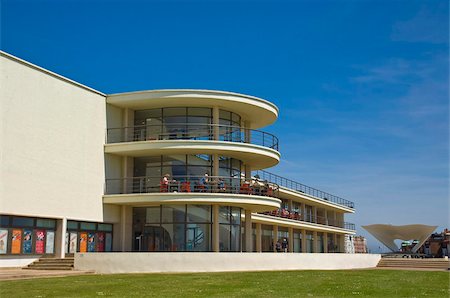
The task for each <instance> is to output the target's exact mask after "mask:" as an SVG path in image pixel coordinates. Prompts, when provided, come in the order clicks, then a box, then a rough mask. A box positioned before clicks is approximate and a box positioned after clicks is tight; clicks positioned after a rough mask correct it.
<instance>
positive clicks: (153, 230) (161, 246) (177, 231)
mask: <svg viewBox="0 0 450 298" xmlns="http://www.w3.org/2000/svg"><path fill="white" fill-rule="evenodd" d="M211 223H212V219H211V206H209V205H162V206H155V207H138V208H133V235H134V236H135V239H136V240H135V241H134V244H133V250H135V251H211Z"/></svg>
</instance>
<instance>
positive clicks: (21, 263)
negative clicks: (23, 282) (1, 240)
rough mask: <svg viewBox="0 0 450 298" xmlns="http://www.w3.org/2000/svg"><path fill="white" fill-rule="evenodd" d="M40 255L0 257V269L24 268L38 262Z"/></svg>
mask: <svg viewBox="0 0 450 298" xmlns="http://www.w3.org/2000/svg"><path fill="white" fill-rule="evenodd" d="M40 257H41V255H30V256H24V255H10V256H1V257H0V268H18V267H25V266H28V265H29V264H31V263H33V262H34V261H37V260H39V258H40Z"/></svg>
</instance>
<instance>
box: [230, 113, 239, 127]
mask: <svg viewBox="0 0 450 298" xmlns="http://www.w3.org/2000/svg"><path fill="white" fill-rule="evenodd" d="M231 121H232V122H233V125H235V126H241V117H240V116H239V115H238V114H235V113H232V114H231Z"/></svg>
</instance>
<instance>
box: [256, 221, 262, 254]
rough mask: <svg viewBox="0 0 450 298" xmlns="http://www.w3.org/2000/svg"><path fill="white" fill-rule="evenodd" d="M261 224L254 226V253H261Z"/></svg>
mask: <svg viewBox="0 0 450 298" xmlns="http://www.w3.org/2000/svg"><path fill="white" fill-rule="evenodd" d="M261 232H262V231H261V224H260V223H257V224H256V251H257V252H262V233H261Z"/></svg>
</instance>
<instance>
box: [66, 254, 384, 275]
mask: <svg viewBox="0 0 450 298" xmlns="http://www.w3.org/2000/svg"><path fill="white" fill-rule="evenodd" d="M380 258H381V255H378V254H334V253H329V254H300V253H297V254H290V253H279V254H276V253H182V252H175V253H77V254H75V269H77V270H93V271H95V272H97V273H132V272H135V273H137V272H222V271H266V270H312V269H321V270H334V269H357V268H373V267H376V265H377V264H378V262H379V260H380Z"/></svg>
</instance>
